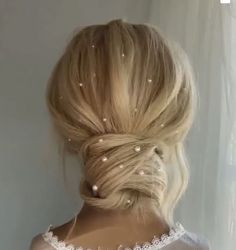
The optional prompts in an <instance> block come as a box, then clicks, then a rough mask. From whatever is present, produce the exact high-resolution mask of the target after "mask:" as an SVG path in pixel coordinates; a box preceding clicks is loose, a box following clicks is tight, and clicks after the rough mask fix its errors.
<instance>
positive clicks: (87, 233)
mask: <svg viewBox="0 0 236 250" xmlns="http://www.w3.org/2000/svg"><path fill="white" fill-rule="evenodd" d="M145 205H146V207H147V208H146V212H145V214H147V216H146V220H145V222H141V221H137V219H136V218H135V214H134V213H132V210H124V211H112V210H110V211H107V210H106V211H105V210H102V209H98V208H95V207H92V206H89V205H87V204H86V203H84V205H83V206H82V208H81V210H80V211H79V213H78V214H77V221H76V223H75V227H74V229H73V231H72V232H71V234H70V235H69V236H68V237H66V234H67V233H68V231H69V230H70V228H71V226H72V225H73V222H74V218H73V219H72V220H70V221H68V222H67V223H65V224H63V225H61V226H59V227H55V228H54V229H52V231H53V233H54V235H57V236H58V238H59V240H64V241H65V242H66V243H67V244H70V243H71V244H73V245H74V246H77V247H78V246H82V247H83V248H92V249H98V248H99V247H100V249H117V248H118V246H119V245H121V244H122V245H123V246H126V247H127V246H129V247H134V245H135V243H138V244H142V243H144V242H145V241H149V242H150V241H151V240H152V238H153V236H154V235H156V236H157V237H160V236H161V235H162V234H164V233H168V232H169V226H168V225H167V224H166V223H164V222H163V221H162V220H161V219H160V217H159V216H158V215H157V214H156V213H155V211H154V210H153V209H152V208H150V207H151V206H149V205H148V203H147V204H146V203H145Z"/></svg>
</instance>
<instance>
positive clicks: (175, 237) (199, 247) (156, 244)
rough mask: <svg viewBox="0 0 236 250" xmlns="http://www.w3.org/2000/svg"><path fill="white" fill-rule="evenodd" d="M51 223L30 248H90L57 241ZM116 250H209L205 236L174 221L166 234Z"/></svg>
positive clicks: (62, 249) (50, 249) (38, 249)
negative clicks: (187, 229) (200, 235)
mask: <svg viewBox="0 0 236 250" xmlns="http://www.w3.org/2000/svg"><path fill="white" fill-rule="evenodd" d="M51 228H52V225H50V226H49V227H48V229H47V230H46V231H45V232H44V233H43V234H39V235H36V236H35V237H34V238H33V240H32V241H31V245H30V250H92V249H89V248H83V247H81V246H73V245H71V244H66V243H65V242H64V241H59V240H58V237H57V236H56V235H54V234H53V232H52V231H51ZM117 249H118V250H158V249H163V250H164V249H165V250H209V249H210V248H209V244H208V242H207V241H206V239H205V238H202V237H199V236H197V235H195V234H193V233H190V232H187V231H186V230H185V229H184V227H183V226H182V225H181V224H180V223H178V222H177V223H176V224H175V226H174V227H172V228H171V229H170V231H169V233H168V234H162V235H161V236H160V237H156V236H154V237H153V238H152V239H151V240H150V241H149V242H144V243H142V244H140V245H138V244H136V245H134V246H133V247H132V248H129V247H124V246H122V245H120V246H119V247H118V248H117Z"/></svg>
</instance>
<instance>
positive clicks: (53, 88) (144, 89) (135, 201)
mask: <svg viewBox="0 0 236 250" xmlns="http://www.w3.org/2000/svg"><path fill="white" fill-rule="evenodd" d="M194 100H195V98H194V86H193V77H192V70H191V66H190V64H189V61H188V58H187V56H186V55H185V53H184V52H183V50H182V49H181V48H180V47H179V46H177V45H176V44H174V43H173V42H170V41H169V40H167V39H166V38H165V37H164V36H163V35H162V34H161V32H160V31H158V30H157V28H155V27H152V26H149V25H144V24H130V23H127V22H124V21H122V20H114V21H111V22H109V23H108V24H105V25H93V26H88V27H85V28H84V29H82V30H81V31H79V32H78V33H76V34H75V35H74V37H73V38H72V40H71V41H70V42H69V44H68V46H67V47H66V49H65V51H64V53H63V55H62V56H61V57H60V59H59V61H58V63H57V64H56V66H55V68H54V70H53V73H52V75H51V78H50V81H49V84H48V92H47V103H48V108H49V111H50V114H51V116H52V120H53V124H54V126H55V128H56V131H57V132H58V134H59V135H60V137H61V138H62V139H63V141H64V142H65V145H66V148H67V149H68V152H71V153H73V154H76V155H77V156H78V157H80V158H81V159H82V161H83V166H82V172H83V178H82V180H81V182H80V193H81V197H82V198H83V199H84V201H85V202H86V203H88V204H90V205H92V206H95V207H99V208H102V209H130V208H142V207H144V206H145V201H147V200H149V201H151V203H152V204H153V206H154V207H155V208H156V210H157V211H158V212H159V213H160V214H161V215H162V217H163V218H164V219H165V220H166V221H167V222H169V223H171V222H172V214H173V209H174V207H175V205H176V203H177V201H178V200H179V198H180V197H181V195H182V193H183V192H184V190H185V188H186V185H187V181H188V172H187V166H186V162H185V159H184V148H183V141H184V138H185V137H186V135H187V132H188V130H189V128H190V127H191V124H192V118H193V111H194Z"/></svg>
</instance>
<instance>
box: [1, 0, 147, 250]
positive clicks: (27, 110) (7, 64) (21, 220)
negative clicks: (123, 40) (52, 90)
mask: <svg viewBox="0 0 236 250" xmlns="http://www.w3.org/2000/svg"><path fill="white" fill-rule="evenodd" d="M148 15H149V1H147V0H146V1H143V0H127V1H124V0H120V1H115V0H113V1H111V0H100V1H91V0H84V1H79V0H67V1H62V0H50V1H46V0H41V1H32V0H21V1H17V0H11V1H7V0H0V95H1V97H0V115H1V122H0V133H1V136H0V138H1V140H0V157H1V165H0V199H1V203H0V242H1V247H0V248H1V249H4V250H12V249H28V247H29V243H30V241H31V238H32V237H33V236H34V235H35V234H37V233H39V232H42V231H44V230H45V229H46V228H47V226H48V225H49V224H50V223H52V224H54V225H55V224H60V223H63V222H65V221H66V220H67V219H69V218H71V217H72V216H73V215H74V213H75V212H76V211H77V209H78V206H80V205H81V202H74V201H73V199H72V196H70V195H69V196H68V192H67V191H65V189H64V184H63V181H62V178H61V177H60V175H58V174H57V173H58V172H59V171H58V170H59V166H60V164H61V163H60V159H59V157H58V155H57V146H56V145H55V144H54V143H53V140H52V138H51V136H50V130H49V119H48V115H47V110H46V107H45V98H44V94H45V87H46V82H47V79H48V76H49V73H50V71H51V69H52V66H53V65H54V63H55V62H56V60H57V58H58V55H59V53H60V52H61V50H62V49H63V47H64V46H65V44H66V42H67V41H68V39H69V37H70V36H71V33H72V31H73V30H74V29H75V28H77V27H79V26H84V25H88V24H93V23H102V22H105V21H108V20H110V19H114V18H125V19H127V20H129V21H132V22H146V20H147V17H148ZM68 165H71V162H70V163H68ZM72 165H74V166H76V163H75V164H72ZM75 177H76V178H77V175H75ZM76 178H75V180H76ZM67 190H68V189H67ZM75 190H76V189H74V191H75ZM73 197H74V196H73Z"/></svg>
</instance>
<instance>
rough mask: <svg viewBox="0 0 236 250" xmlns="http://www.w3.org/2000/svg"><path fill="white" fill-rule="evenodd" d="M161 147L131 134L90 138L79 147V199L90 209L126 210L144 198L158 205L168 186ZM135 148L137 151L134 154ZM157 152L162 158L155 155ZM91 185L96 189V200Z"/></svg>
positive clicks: (150, 140)
mask: <svg viewBox="0 0 236 250" xmlns="http://www.w3.org/2000/svg"><path fill="white" fill-rule="evenodd" d="M100 139H102V141H101V140H100ZM163 145H164V143H159V144H157V143H156V141H155V140H153V139H151V138H140V137H138V136H136V135H131V134H104V135H103V136H102V137H101V136H95V137H91V138H89V139H88V140H86V141H85V142H84V143H83V144H82V145H81V147H80V155H81V158H82V159H83V162H84V167H83V172H84V178H83V180H82V182H81V185H80V191H81V197H82V198H83V199H84V200H85V201H86V202H87V203H89V204H90V205H93V206H97V207H100V208H105V209H125V208H127V207H129V206H135V205H137V204H140V200H142V198H147V197H148V198H151V199H152V200H153V202H156V203H157V204H158V205H160V203H161V202H162V198H163V194H164V192H165V189H166V186H167V177H166V174H165V171H164V169H163V167H164V166H163V159H162V158H163V155H164V154H165V155H167V154H166V153H167V151H166V147H164V146H163ZM137 147H140V151H138V150H137V151H136V150H135V149H137ZM157 148H158V152H162V154H161V156H160V155H158V154H157V153H156V152H157V151H156V149H157ZM104 157H106V159H107V160H106V161H103V159H104ZM120 166H122V167H120ZM93 185H96V186H97V188H98V192H97V196H94V194H93V191H92V186H93ZM127 201H129V202H127Z"/></svg>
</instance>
